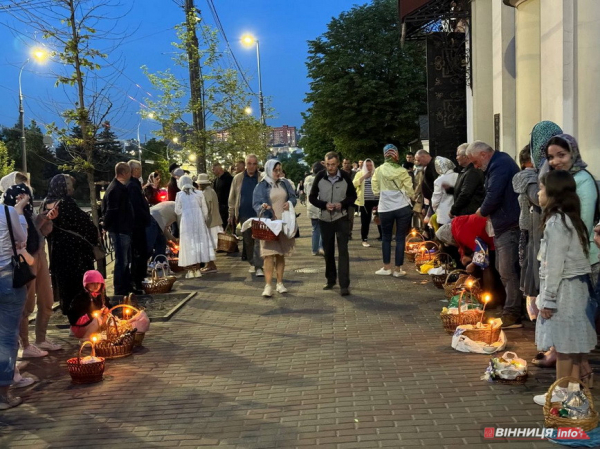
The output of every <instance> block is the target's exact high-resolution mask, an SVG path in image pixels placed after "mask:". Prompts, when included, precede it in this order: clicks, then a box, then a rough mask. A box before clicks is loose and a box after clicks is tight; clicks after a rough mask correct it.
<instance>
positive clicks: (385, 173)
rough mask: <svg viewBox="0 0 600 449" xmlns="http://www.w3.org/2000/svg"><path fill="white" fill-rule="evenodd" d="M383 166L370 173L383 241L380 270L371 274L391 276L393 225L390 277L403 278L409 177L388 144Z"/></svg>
mask: <svg viewBox="0 0 600 449" xmlns="http://www.w3.org/2000/svg"><path fill="white" fill-rule="evenodd" d="M383 153H384V157H385V163H384V164H383V165H382V166H380V167H378V168H377V169H376V170H375V173H374V174H373V179H372V181H371V187H372V188H373V193H374V194H375V195H379V196H380V198H379V206H378V209H377V212H378V214H379V218H380V219H381V230H382V234H383V242H382V245H381V249H382V252H383V268H381V269H380V270H377V271H376V272H375V274H378V275H381V276H389V275H391V274H392V265H391V256H392V229H393V228H394V224H396V254H395V268H394V271H393V275H394V277H401V276H405V275H406V272H405V271H404V270H402V265H403V264H404V242H405V238H406V233H407V231H408V228H409V227H410V221H411V218H412V205H411V203H410V197H411V196H412V195H413V183H412V178H411V177H410V175H409V174H408V171H406V169H405V168H403V167H402V165H400V164H399V163H398V160H399V155H398V149H397V148H396V147H395V146H394V145H391V144H388V145H386V146H385V147H384V148H383Z"/></svg>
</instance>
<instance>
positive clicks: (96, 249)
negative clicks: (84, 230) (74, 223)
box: [54, 225, 106, 261]
mask: <svg viewBox="0 0 600 449" xmlns="http://www.w3.org/2000/svg"><path fill="white" fill-rule="evenodd" d="M54 229H58V230H59V231H63V232H67V233H69V234H72V235H75V236H77V237H79V238H80V239H81V240H83V241H84V242H85V243H87V244H88V245H90V246H91V247H92V252H93V253H94V260H96V261H99V260H103V259H105V258H106V250H105V249H104V247H103V245H102V239H100V236H98V241H99V242H100V243H99V244H98V245H92V244H91V243H90V242H89V241H88V239H86V238H85V237H83V236H82V235H81V234H78V233H77V232H75V231H69V230H68V229H63V228H59V227H58V226H56V225H54Z"/></svg>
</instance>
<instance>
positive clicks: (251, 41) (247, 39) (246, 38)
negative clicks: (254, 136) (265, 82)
mask: <svg viewBox="0 0 600 449" xmlns="http://www.w3.org/2000/svg"><path fill="white" fill-rule="evenodd" d="M242 43H244V44H245V45H246V46H248V47H249V46H251V45H254V44H256V62H257V65H258V107H259V108H260V123H261V124H262V125H265V124H266V121H265V106H264V99H263V93H262V76H261V73H260V44H259V42H258V39H256V38H255V37H254V36H252V35H251V34H246V35H244V36H243V37H242Z"/></svg>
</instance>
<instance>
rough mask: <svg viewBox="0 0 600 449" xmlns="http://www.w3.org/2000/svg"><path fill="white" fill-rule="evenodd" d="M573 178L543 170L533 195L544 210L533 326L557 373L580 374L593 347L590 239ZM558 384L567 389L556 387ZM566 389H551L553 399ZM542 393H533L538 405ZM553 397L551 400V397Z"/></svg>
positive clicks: (537, 338) (560, 395)
mask: <svg viewBox="0 0 600 449" xmlns="http://www.w3.org/2000/svg"><path fill="white" fill-rule="evenodd" d="M576 189H577V186H576V183H575V180H574V179H573V176H572V175H571V174H570V173H568V172H567V171H564V170H555V171H551V172H548V173H547V174H545V175H544V176H543V177H542V179H541V180H540V191H539V193H538V196H539V201H540V206H542V208H543V209H544V213H543V217H542V222H543V223H544V235H543V238H542V241H541V244H540V252H539V254H538V259H539V261H540V294H539V296H538V298H537V301H536V304H537V306H538V308H539V310H540V315H539V316H538V319H537V323H536V330H535V340H536V344H537V346H538V349H539V350H541V351H546V350H548V349H549V348H550V347H551V346H554V347H555V348H556V352H557V362H556V377H557V378H559V379H560V378H562V377H565V376H570V377H575V378H580V377H581V375H582V372H581V371H582V369H581V367H582V364H583V362H585V359H586V358H587V354H589V352H590V351H591V350H592V349H594V347H595V346H596V340H597V338H596V330H595V328H594V316H595V309H596V304H595V302H594V301H593V299H592V286H591V281H590V273H591V266H590V263H589V258H588V257H589V256H588V254H589V239H588V233H587V229H586V227H585V224H584V223H583V221H582V220H581V202H580V200H579V197H578V196H577V192H576ZM559 387H566V385H560V386H559ZM565 394H566V388H556V389H555V390H554V394H553V397H552V401H553V402H557V401H561V400H562V399H563V396H564V395H565ZM545 400H546V398H545V395H538V396H535V397H534V401H535V402H536V403H537V404H539V405H543V404H544V403H545ZM555 400H556V401H555Z"/></svg>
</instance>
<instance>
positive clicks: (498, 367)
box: [481, 352, 527, 382]
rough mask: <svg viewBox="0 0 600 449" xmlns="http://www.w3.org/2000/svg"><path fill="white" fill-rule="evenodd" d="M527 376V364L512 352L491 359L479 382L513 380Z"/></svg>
mask: <svg viewBox="0 0 600 449" xmlns="http://www.w3.org/2000/svg"><path fill="white" fill-rule="evenodd" d="M511 356H512V357H511ZM525 374H527V362H526V361H525V360H523V359H521V358H519V357H518V356H517V354H515V353H514V352H505V353H504V354H503V355H502V356H501V357H492V358H491V359H490V363H489V364H488V367H487V368H486V370H485V373H484V374H483V376H481V380H487V381H488V382H494V381H497V380H515V379H516V378H517V377H520V376H524V375H525Z"/></svg>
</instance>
